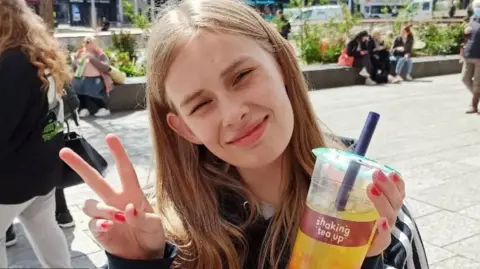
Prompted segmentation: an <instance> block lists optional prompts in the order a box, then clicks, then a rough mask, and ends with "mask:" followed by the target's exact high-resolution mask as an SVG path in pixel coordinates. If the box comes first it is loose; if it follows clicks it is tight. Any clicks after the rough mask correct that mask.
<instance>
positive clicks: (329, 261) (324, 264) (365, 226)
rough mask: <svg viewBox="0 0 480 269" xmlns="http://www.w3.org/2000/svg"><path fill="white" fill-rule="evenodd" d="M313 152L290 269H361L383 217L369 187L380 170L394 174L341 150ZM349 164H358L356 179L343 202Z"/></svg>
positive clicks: (372, 162)
mask: <svg viewBox="0 0 480 269" xmlns="http://www.w3.org/2000/svg"><path fill="white" fill-rule="evenodd" d="M313 153H314V154H315V156H316V158H317V159H316V162H315V168H314V170H313V175H312V180H311V183H310V189H309V192H308V196H307V202H306V203H307V204H306V205H307V206H306V208H305V210H304V213H303V216H302V219H301V223H300V228H299V231H298V234H297V238H296V241H295V245H294V247H293V252H292V257H291V260H290V264H289V267H288V268H289V269H360V268H361V266H362V263H363V260H364V259H365V255H366V254H367V251H368V249H369V247H370V244H371V241H372V239H373V235H374V234H375V233H374V231H375V229H376V221H377V220H378V218H379V215H378V213H377V211H376V209H375V207H374V205H373V204H372V202H371V201H370V199H369V198H368V196H367V191H366V189H367V186H368V184H370V183H371V182H373V173H374V172H375V171H376V170H378V169H380V170H382V171H383V172H384V173H386V174H389V173H391V172H395V171H394V170H393V169H392V168H390V167H388V166H384V165H381V164H378V163H376V162H374V161H371V160H369V159H367V158H365V157H362V156H359V155H356V154H353V153H350V152H345V151H341V150H335V149H329V148H318V149H315V150H313ZM351 166H356V169H357V170H356V172H355V173H354V175H356V176H355V177H354V178H350V180H349V182H350V183H351V187H350V188H347V192H346V194H347V196H345V195H343V196H342V197H343V198H344V199H343V201H344V202H343V203H342V202H339V201H341V200H342V199H340V198H341V197H339V193H342V192H340V189H341V186H342V182H343V180H344V178H345V174H346V173H347V171H348V170H349V167H350V169H351V168H352V167H351ZM348 173H350V174H351V171H350V172H348ZM347 180H348V179H347ZM347 185H348V184H347ZM340 195H342V194H340Z"/></svg>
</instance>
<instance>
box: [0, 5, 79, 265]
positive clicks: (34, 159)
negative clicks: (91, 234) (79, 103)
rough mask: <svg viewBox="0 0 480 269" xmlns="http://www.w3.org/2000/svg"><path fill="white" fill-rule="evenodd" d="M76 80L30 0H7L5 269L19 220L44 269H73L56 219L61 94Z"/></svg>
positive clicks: (0, 81) (1, 111)
mask: <svg viewBox="0 0 480 269" xmlns="http://www.w3.org/2000/svg"><path fill="white" fill-rule="evenodd" d="M70 79H71V74H70V72H69V68H68V66H67V63H66V59H65V55H64V54H63V53H62V52H61V49H60V47H59V46H58V43H57V42H56V40H55V39H54V38H53V36H52V35H51V34H50V33H49V31H48V30H47V27H46V25H45V24H44V23H43V21H42V20H41V18H40V17H38V16H37V15H36V14H35V13H34V12H33V11H32V10H31V9H30V8H29V7H28V6H27V4H26V3H25V1H23V0H1V1H0V85H1V91H0V95H1V97H0V126H1V132H0V171H1V174H0V268H7V267H8V261H7V255H6V249H5V243H6V234H7V230H9V226H10V225H11V223H12V221H13V220H14V219H15V218H18V219H19V221H20V223H21V224H22V225H23V227H24V229H25V234H26V236H27V238H28V240H29V241H30V243H31V245H32V247H33V250H34V251H35V254H36V255H37V257H38V259H39V261H40V264H41V265H42V266H43V267H48V268H71V267H72V265H71V260H70V253H69V249H68V245H67V241H66V239H65V236H64V234H63V232H62V231H61V229H60V228H59V227H58V225H57V222H56V220H55V186H56V185H57V184H58V183H59V182H60V180H61V176H62V169H63V167H64V166H63V163H62V162H61V160H60V159H59V157H58V152H59V150H60V149H61V148H62V147H63V146H64V138H63V128H62V122H63V116H62V114H63V113H62V112H63V111H62V103H63V102H62V99H61V97H62V96H63V94H64V92H63V86H64V85H65V84H66V83H68V81H70ZM10 230H11V229H10ZM11 231H12V230H11Z"/></svg>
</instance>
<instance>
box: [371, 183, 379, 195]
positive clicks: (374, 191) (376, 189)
mask: <svg viewBox="0 0 480 269" xmlns="http://www.w3.org/2000/svg"><path fill="white" fill-rule="evenodd" d="M370 192H371V193H372V194H373V196H380V194H381V193H380V190H379V189H378V187H377V186H376V185H373V187H372V189H371V190H370Z"/></svg>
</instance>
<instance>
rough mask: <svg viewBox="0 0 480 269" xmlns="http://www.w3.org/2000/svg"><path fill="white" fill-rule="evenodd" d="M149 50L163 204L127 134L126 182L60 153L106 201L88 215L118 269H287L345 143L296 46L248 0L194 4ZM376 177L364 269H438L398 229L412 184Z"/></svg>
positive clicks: (170, 21) (163, 23)
mask: <svg viewBox="0 0 480 269" xmlns="http://www.w3.org/2000/svg"><path fill="white" fill-rule="evenodd" d="M147 51H148V53H149V55H148V59H149V62H148V72H149V76H148V110H149V113H150V120H151V126H152V131H153V141H154V145H155V146H154V153H155V159H156V175H157V179H156V207H157V209H158V210H157V211H155V213H154V209H153V208H152V207H151V206H150V205H149V201H148V200H147V199H146V198H145V196H144V193H143V192H142V190H141V188H140V186H139V183H138V180H137V177H136V174H135V171H134V167H133V166H132V164H131V162H130V161H129V158H128V156H127V154H126V152H125V149H124V148H123V147H122V145H121V142H120V140H119V139H118V138H117V137H115V136H113V135H109V136H107V138H106V140H107V144H108V146H109V148H110V149H111V151H112V153H113V155H114V158H115V161H116V163H117V167H118V171H119V173H120V177H121V180H122V189H121V190H113V189H112V187H111V186H110V185H109V184H108V183H107V181H106V180H105V179H103V178H101V176H100V175H99V174H98V173H97V172H95V170H94V169H92V168H91V167H90V166H88V165H87V164H86V163H85V162H84V161H83V160H82V159H81V158H80V157H79V156H78V155H76V154H75V153H74V152H72V151H71V150H69V149H63V150H62V151H61V152H60V156H61V158H62V159H63V160H64V161H65V162H66V163H68V164H69V165H70V166H71V167H72V168H73V169H74V170H75V171H77V172H78V173H79V175H80V176H82V178H83V179H84V180H85V181H86V183H87V184H88V185H89V186H90V187H91V188H92V189H93V190H94V191H95V192H96V193H97V194H98V195H99V197H100V198H101V199H102V200H103V202H99V201H95V200H88V201H86V202H85V205H84V212H85V213H86V214H87V215H88V216H90V217H91V218H92V220H91V222H90V228H91V231H92V232H93V234H94V236H95V237H96V239H97V240H98V242H99V243H100V244H102V245H103V247H104V248H105V249H106V251H107V256H108V259H109V267H110V269H119V268H152V269H153V268H157V269H159V268H177V267H178V268H191V269H212V268H215V269H220V268H229V269H240V268H248V269H257V268H275V269H277V268H286V267H287V264H288V261H289V258H290V254H291V247H292V245H293V242H294V241H295V237H296V234H297V230H298V227H299V222H300V218H301V215H302V211H303V208H304V205H305V199H306V195H307V192H308V187H309V184H310V177H311V173H312V170H313V167H314V162H315V159H314V156H313V155H312V153H311V150H312V149H313V148H316V147H325V146H335V145H334V143H333V142H332V141H327V136H324V135H323V132H322V131H321V129H320V127H319V123H318V121H317V119H316V117H315V114H314V111H313V109H312V106H311V105H310V103H309V98H308V94H307V90H308V88H307V85H306V83H305V80H304V77H303V74H302V71H301V69H300V67H299V65H298V63H297V60H296V58H295V55H294V53H293V51H292V50H291V49H290V45H289V44H288V42H287V41H286V40H285V39H284V38H282V37H281V36H280V34H279V33H278V32H277V31H276V30H275V29H274V28H271V27H269V26H268V23H267V22H265V21H264V20H263V19H262V17H261V16H260V15H259V14H258V13H257V12H255V11H254V10H253V9H251V8H249V7H247V6H246V5H244V4H242V3H240V2H239V1H231V0H214V1H213V0H198V1H188V0H187V1H183V2H182V3H180V4H179V6H178V7H177V8H175V9H173V10H171V11H168V12H167V13H166V14H165V15H164V16H163V17H162V18H161V19H160V21H158V23H157V24H156V25H155V27H154V29H152V36H151V38H150V41H149V45H148V50H147ZM377 175H378V176H377V177H376V179H375V184H372V185H371V186H369V188H368V196H369V197H370V199H371V200H372V202H373V203H374V204H375V205H376V208H377V210H378V212H379V214H380V215H381V217H380V218H379V220H378V226H377V234H376V236H375V239H374V242H373V244H372V246H371V247H370V249H369V251H368V253H367V255H366V257H365V260H364V262H363V266H362V269H379V268H382V269H383V268H386V267H389V268H392V267H393V268H398V269H400V268H403V267H404V265H405V263H406V262H407V261H408V262H409V263H412V264H413V263H414V262H416V263H417V264H420V263H421V264H423V265H425V266H427V265H426V260H425V259H424V252H423V247H422V244H421V240H419V239H416V241H415V245H416V247H417V248H418V249H415V248H414V249H413V250H412V245H411V242H409V241H408V240H409V239H408V238H410V240H412V237H411V235H413V234H417V235H418V232H417V230H416V229H415V226H414V224H413V222H412V221H409V222H408V223H409V224H408V225H405V224H404V223H403V222H402V221H400V220H399V221H398V223H399V224H400V225H401V226H398V227H399V228H397V227H395V225H396V221H397V213H398V212H400V213H399V215H398V216H399V218H401V219H408V220H411V217H410V216H409V215H406V214H405V213H404V211H403V210H401V207H402V204H403V198H404V196H405V191H404V183H403V180H402V179H401V178H400V177H399V176H398V175H396V174H391V175H384V174H382V173H380V172H378V173H377ZM407 226H408V227H410V228H407ZM406 229H411V230H409V232H408V235H409V236H406V234H407V233H406V232H405V230H406ZM392 231H395V233H394V234H393V236H392ZM397 238H400V239H401V241H399V240H398V239H397ZM417 238H418V237H417ZM403 244H404V245H403ZM403 246H407V247H408V251H405V248H404V247H403ZM412 253H413V254H412ZM418 255H420V256H421V257H422V259H418ZM409 268H414V267H409ZM416 268H427V267H420V266H418V267H416Z"/></svg>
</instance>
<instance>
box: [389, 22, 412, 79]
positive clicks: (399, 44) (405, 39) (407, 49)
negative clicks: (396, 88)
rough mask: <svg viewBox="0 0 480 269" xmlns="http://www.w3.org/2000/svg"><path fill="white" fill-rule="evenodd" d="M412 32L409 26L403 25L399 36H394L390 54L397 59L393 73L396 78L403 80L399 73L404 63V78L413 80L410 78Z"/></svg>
mask: <svg viewBox="0 0 480 269" xmlns="http://www.w3.org/2000/svg"><path fill="white" fill-rule="evenodd" d="M413 42H414V39H413V34H412V30H411V26H410V25H408V26H404V27H403V28H402V31H401V32H400V36H399V37H397V38H395V40H394V41H393V44H392V54H393V56H394V57H395V60H396V61H397V65H396V67H395V74H396V75H397V76H396V78H397V79H398V80H403V78H402V77H401V73H402V70H403V67H404V66H405V65H406V68H407V71H406V73H405V79H406V80H413V78H412V69H413V62H412V51H413Z"/></svg>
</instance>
